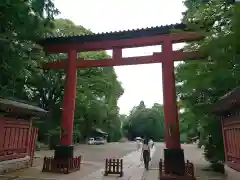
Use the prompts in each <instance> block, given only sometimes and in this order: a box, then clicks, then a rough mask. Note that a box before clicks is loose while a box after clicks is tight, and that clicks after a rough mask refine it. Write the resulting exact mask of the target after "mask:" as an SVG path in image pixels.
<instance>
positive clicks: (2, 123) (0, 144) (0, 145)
mask: <svg viewBox="0 0 240 180" xmlns="http://www.w3.org/2000/svg"><path fill="white" fill-rule="evenodd" d="M4 126H5V119H4V117H2V116H0V132H1V136H0V151H1V150H3V145H4V136H5V134H4Z"/></svg>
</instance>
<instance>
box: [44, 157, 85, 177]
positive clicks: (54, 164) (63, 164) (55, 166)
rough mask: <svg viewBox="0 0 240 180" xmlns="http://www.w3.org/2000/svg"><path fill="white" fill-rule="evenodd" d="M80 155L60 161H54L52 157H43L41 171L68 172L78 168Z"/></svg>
mask: <svg viewBox="0 0 240 180" xmlns="http://www.w3.org/2000/svg"><path fill="white" fill-rule="evenodd" d="M80 167H81V156H79V157H75V158H71V159H68V160H67V161H66V160H65V159H62V161H55V159H54V158H52V157H44V161H43V169H42V171H43V172H55V173H64V174H68V173H71V172H75V171H78V170H80Z"/></svg>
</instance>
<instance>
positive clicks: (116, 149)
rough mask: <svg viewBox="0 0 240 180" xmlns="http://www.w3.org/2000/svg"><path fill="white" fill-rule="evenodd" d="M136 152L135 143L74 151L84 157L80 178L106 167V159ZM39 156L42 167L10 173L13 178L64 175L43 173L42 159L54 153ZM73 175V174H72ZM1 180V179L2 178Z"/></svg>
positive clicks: (89, 146) (76, 148) (113, 144)
mask: <svg viewBox="0 0 240 180" xmlns="http://www.w3.org/2000/svg"><path fill="white" fill-rule="evenodd" d="M135 150H136V144H135V143H134V142H126V143H108V144H105V145H82V144H81V145H77V146H76V147H75V149H74V155H75V156H79V155H82V160H83V164H82V165H81V170H80V173H78V178H81V177H84V176H86V175H88V174H90V173H92V172H95V171H97V170H99V169H101V168H103V167H104V163H105V159H106V158H109V157H112V158H113V157H115V158H117V157H122V156H125V155H127V154H129V153H130V152H132V151H135ZM36 154H37V156H39V157H40V165H38V166H35V167H32V168H28V169H23V170H19V171H16V172H14V173H10V174H9V175H13V176H20V177H21V176H24V177H26V176H28V177H35V178H40V179H41V178H54V179H60V178H61V177H63V176H66V175H64V174H53V173H43V172H41V170H42V162H41V161H42V159H43V157H44V156H53V151H38V152H37V153H36ZM71 174H73V173H71ZM0 179H1V177H0Z"/></svg>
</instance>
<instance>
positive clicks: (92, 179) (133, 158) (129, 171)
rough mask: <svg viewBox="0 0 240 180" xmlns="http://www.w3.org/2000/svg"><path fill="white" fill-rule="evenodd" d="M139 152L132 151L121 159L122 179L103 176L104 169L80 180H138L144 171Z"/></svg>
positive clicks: (153, 151) (152, 152)
mask: <svg viewBox="0 0 240 180" xmlns="http://www.w3.org/2000/svg"><path fill="white" fill-rule="evenodd" d="M155 150H156V149H155V147H154V148H153V149H152V150H151V158H152V156H153V154H154V153H155ZM140 157H141V151H134V152H132V153H130V154H128V155H127V156H124V157H123V173H124V175H123V177H118V176H112V175H109V176H103V173H104V169H100V170H98V171H96V172H93V173H91V174H89V175H87V176H85V177H83V178H81V180H115V179H119V180H140V179H141V177H142V176H143V173H144V171H145V169H144V165H143V162H142V161H141V160H140Z"/></svg>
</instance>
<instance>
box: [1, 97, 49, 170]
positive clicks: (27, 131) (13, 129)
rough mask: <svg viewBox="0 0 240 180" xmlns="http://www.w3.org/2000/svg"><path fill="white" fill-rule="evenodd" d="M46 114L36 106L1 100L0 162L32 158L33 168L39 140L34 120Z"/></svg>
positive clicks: (30, 163)
mask: <svg viewBox="0 0 240 180" xmlns="http://www.w3.org/2000/svg"><path fill="white" fill-rule="evenodd" d="M46 113H47V111H45V110H43V109H41V108H38V107H35V106H31V105H28V104H24V103H20V102H16V101H12V100H7V99H1V98H0V161H6V160H12V159H18V158H23V157H26V156H30V162H29V165H30V166H32V163H33V157H34V151H35V142H36V138H37V129H36V128H34V127H33V126H32V119H33V117H39V116H42V115H45V114H46Z"/></svg>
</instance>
